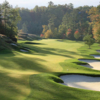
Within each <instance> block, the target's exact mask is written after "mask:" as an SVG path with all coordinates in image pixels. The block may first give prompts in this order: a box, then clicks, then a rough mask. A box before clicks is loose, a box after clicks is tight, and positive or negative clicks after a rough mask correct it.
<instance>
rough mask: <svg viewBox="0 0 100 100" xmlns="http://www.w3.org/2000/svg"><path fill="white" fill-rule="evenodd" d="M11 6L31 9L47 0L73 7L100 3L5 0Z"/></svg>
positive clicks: (0, 0) (87, 0) (94, 0)
mask: <svg viewBox="0 0 100 100" xmlns="http://www.w3.org/2000/svg"><path fill="white" fill-rule="evenodd" d="M4 1H5V0H0V3H3V2H4ZM7 1H8V2H9V3H10V4H11V5H13V7H15V6H16V5H18V6H19V7H25V8H29V9H32V8H34V7H35V6H36V5H38V6H47V5H48V2H49V1H52V2H53V3H54V4H69V3H72V4H73V5H74V7H79V6H84V5H89V6H97V5H99V4H100V0H7Z"/></svg>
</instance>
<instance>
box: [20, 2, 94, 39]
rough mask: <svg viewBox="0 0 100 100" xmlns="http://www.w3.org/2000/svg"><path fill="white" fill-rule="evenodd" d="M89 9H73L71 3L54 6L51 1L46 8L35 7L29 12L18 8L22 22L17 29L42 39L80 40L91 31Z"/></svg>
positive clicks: (88, 7) (89, 7)
mask: <svg viewBox="0 0 100 100" xmlns="http://www.w3.org/2000/svg"><path fill="white" fill-rule="evenodd" d="M91 8H93V7H92V6H83V7H82V6H81V7H78V8H74V7H73V4H72V3H70V4H65V5H55V4H54V3H53V2H51V1H50V2H49V3H48V6H47V7H46V6H42V7H39V6H35V8H33V9H31V10H29V9H26V8H19V13H20V16H21V18H22V20H21V21H20V22H19V23H18V29H19V30H23V31H24V32H26V33H31V34H36V35H39V36H41V37H44V38H61V39H64V38H68V39H82V38H83V37H84V35H85V34H86V33H87V32H90V31H92V25H89V22H91V21H90V18H88V16H89V14H88V13H87V12H88V11H89V10H90V9H91ZM90 33H91V32H90ZM91 34H92V33H91Z"/></svg>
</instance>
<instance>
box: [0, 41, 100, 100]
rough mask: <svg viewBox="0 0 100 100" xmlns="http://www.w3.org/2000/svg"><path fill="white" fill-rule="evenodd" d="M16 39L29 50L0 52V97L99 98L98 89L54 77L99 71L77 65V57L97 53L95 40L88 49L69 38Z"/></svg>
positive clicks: (5, 99)
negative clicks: (27, 51) (77, 85)
mask: <svg viewBox="0 0 100 100" xmlns="http://www.w3.org/2000/svg"><path fill="white" fill-rule="evenodd" d="M25 42H28V44H26V43H25ZM29 42H31V43H29ZM19 43H20V44H21V45H23V46H25V47H28V48H30V51H31V53H21V52H15V51H12V52H11V53H6V54H5V53H4V54H0V74H1V75H0V79H1V80H2V81H0V90H2V91H1V92H0V100H66V98H67V99H68V100H77V99H79V100H84V99H86V100H99V98H100V92H94V91H89V90H88V91H87V90H81V89H74V88H70V87H66V86H63V85H61V84H59V83H57V82H62V80H61V79H60V78H59V77H58V76H60V75H61V74H67V73H83V74H84V73H85V74H92V75H95V74H97V75H100V72H99V71H96V70H92V69H89V68H85V67H82V66H80V65H77V64H80V63H82V64H83V62H80V61H78V60H77V59H79V58H91V57H92V56H90V55H89V54H99V53H97V52H96V51H95V50H98V49H100V47H99V46H98V44H94V45H93V46H92V47H91V49H88V46H86V45H84V43H83V42H80V41H79V42H76V41H70V40H62V41H61V40H60V41H58V40H56V39H45V40H39V41H19ZM92 58H93V57H92ZM93 59H94V58H93ZM84 64H86V63H84ZM58 72H59V73H58ZM12 94H13V95H12ZM83 94H84V95H83Z"/></svg>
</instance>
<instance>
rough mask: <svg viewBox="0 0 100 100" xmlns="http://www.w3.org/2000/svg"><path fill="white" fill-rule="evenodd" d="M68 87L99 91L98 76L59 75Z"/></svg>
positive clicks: (99, 81)
mask: <svg viewBox="0 0 100 100" xmlns="http://www.w3.org/2000/svg"><path fill="white" fill-rule="evenodd" d="M60 78H61V79H62V80H63V81H64V83H63V84H64V85H67V86H69V87H75V88H81V89H87V90H94V91H100V77H90V76H84V75H64V76H61V77H60Z"/></svg>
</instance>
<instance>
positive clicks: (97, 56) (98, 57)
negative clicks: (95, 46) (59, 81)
mask: <svg viewBox="0 0 100 100" xmlns="http://www.w3.org/2000/svg"><path fill="white" fill-rule="evenodd" d="M92 56H93V57H94V58H96V59H100V55H92Z"/></svg>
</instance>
